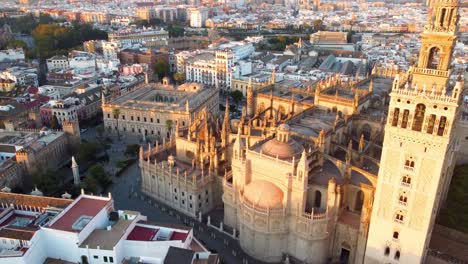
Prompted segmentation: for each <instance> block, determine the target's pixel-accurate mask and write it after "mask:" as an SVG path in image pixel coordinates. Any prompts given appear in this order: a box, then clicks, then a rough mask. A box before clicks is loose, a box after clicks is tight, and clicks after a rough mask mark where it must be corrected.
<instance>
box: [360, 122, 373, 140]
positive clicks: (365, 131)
mask: <svg viewBox="0 0 468 264" xmlns="http://www.w3.org/2000/svg"><path fill="white" fill-rule="evenodd" d="M360 134H361V135H364V139H365V140H367V141H369V140H370V139H371V136H372V127H371V126H370V125H369V124H367V123H366V124H364V125H362V127H361V133H360Z"/></svg>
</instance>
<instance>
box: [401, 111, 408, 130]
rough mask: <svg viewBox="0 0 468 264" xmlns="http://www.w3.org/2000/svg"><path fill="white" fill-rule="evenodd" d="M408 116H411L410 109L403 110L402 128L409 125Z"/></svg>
mask: <svg viewBox="0 0 468 264" xmlns="http://www.w3.org/2000/svg"><path fill="white" fill-rule="evenodd" d="M408 117H409V110H405V111H403V117H402V119H401V128H406V127H407V126H408Z"/></svg>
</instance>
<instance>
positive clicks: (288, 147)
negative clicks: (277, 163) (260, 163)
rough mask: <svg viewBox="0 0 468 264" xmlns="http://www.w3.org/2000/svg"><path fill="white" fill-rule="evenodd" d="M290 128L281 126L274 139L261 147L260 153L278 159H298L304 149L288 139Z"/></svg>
mask: <svg viewBox="0 0 468 264" xmlns="http://www.w3.org/2000/svg"><path fill="white" fill-rule="evenodd" d="M290 130H291V128H290V127H289V125H287V124H281V125H280V126H278V129H277V131H276V138H274V139H270V140H269V141H267V142H265V143H264V144H263V145H262V148H261V150H262V153H263V154H266V155H268V156H270V157H274V158H276V157H278V158H279V159H284V160H287V159H292V158H293V157H296V158H298V157H300V156H301V154H302V151H303V150H304V148H303V147H302V145H301V144H299V143H298V142H297V141H295V140H294V139H292V138H290V137H289V132H290Z"/></svg>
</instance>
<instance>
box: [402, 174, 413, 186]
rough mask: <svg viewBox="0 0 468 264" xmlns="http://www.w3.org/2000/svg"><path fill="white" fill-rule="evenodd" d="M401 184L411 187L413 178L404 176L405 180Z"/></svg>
mask: <svg viewBox="0 0 468 264" xmlns="http://www.w3.org/2000/svg"><path fill="white" fill-rule="evenodd" d="M401 183H402V184H403V185H411V177H410V176H408V175H406V176H403V179H402V180H401Z"/></svg>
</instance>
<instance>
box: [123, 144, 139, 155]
mask: <svg viewBox="0 0 468 264" xmlns="http://www.w3.org/2000/svg"><path fill="white" fill-rule="evenodd" d="M138 152H140V146H139V145H138V144H130V145H127V148H126V149H125V155H127V156H136V155H138Z"/></svg>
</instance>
